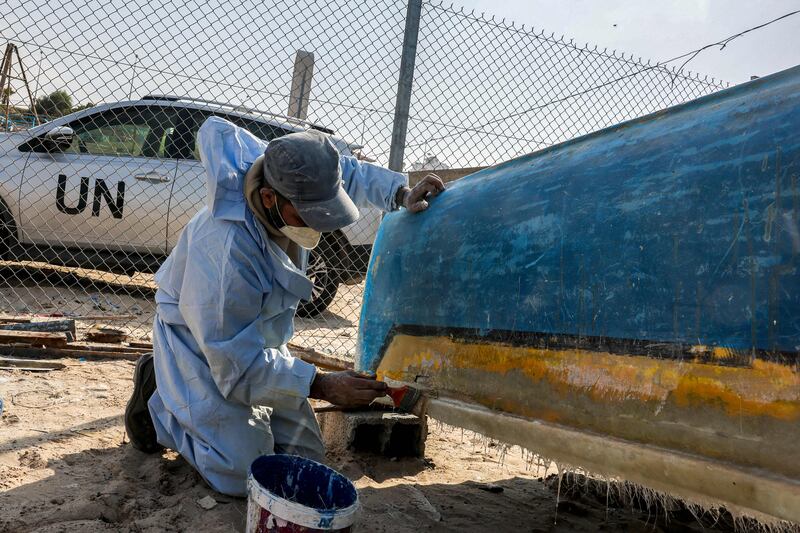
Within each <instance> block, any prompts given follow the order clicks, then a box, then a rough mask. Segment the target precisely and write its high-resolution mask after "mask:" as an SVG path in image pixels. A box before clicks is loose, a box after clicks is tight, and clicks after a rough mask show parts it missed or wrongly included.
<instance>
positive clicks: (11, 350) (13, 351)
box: [0, 346, 142, 361]
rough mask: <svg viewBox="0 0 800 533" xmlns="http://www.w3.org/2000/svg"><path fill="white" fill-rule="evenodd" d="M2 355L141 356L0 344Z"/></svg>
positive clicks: (116, 357) (127, 359)
mask: <svg viewBox="0 0 800 533" xmlns="http://www.w3.org/2000/svg"><path fill="white" fill-rule="evenodd" d="M0 355H6V356H11V357H33V358H40V359H60V358H62V357H64V358H72V359H79V358H84V359H124V360H126V361H135V360H137V359H138V358H139V357H141V355H142V354H141V353H136V352H127V353H124V352H109V351H105V350H68V349H64V348H52V347H48V348H38V347H33V346H0Z"/></svg>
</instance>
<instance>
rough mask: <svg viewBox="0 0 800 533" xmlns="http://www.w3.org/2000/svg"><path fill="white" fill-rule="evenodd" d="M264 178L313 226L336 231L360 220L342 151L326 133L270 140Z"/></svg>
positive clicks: (309, 132) (316, 132) (323, 230)
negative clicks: (347, 187) (342, 163)
mask: <svg viewBox="0 0 800 533" xmlns="http://www.w3.org/2000/svg"><path fill="white" fill-rule="evenodd" d="M264 178H265V179H266V181H267V184H269V186H270V187H272V188H273V189H275V190H276V191H278V192H279V193H280V194H281V195H282V196H283V197H285V198H286V199H287V200H289V201H290V202H291V203H292V205H293V206H294V207H295V209H297V213H298V214H299V215H300V218H302V219H303V222H305V223H306V224H307V225H308V227H310V228H312V229H315V230H317V231H320V232H326V231H334V230H337V229H340V228H343V227H345V226H348V225H350V224H352V223H353V222H355V221H356V220H358V217H359V212H358V208H356V205H355V204H354V203H353V201H352V200H351V199H350V197H349V196H348V195H347V193H346V192H345V190H344V186H343V183H342V169H341V167H340V166H339V151H338V150H337V149H336V147H335V146H333V143H332V142H331V141H330V139H328V137H327V135H325V134H324V133H322V132H319V131H315V130H308V131H302V132H298V133H290V134H289V135H285V136H283V137H278V138H277V139H275V140H272V141H270V143H269V144H268V145H267V149H266V150H265V151H264Z"/></svg>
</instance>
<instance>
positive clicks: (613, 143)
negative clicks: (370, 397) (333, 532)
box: [357, 67, 800, 518]
mask: <svg viewBox="0 0 800 533" xmlns="http://www.w3.org/2000/svg"><path fill="white" fill-rule="evenodd" d="M799 132H800V67H796V68H793V69H790V70H787V71H784V72H782V73H778V74H776V75H773V76H769V77H766V78H762V79H760V80H757V81H755V82H751V83H747V84H743V85H740V86H737V87H734V88H732V89H730V90H727V91H722V92H720V93H717V94H714V95H711V96H708V97H705V98H702V99H699V100H696V101H693V102H689V103H688V104H685V105H682V106H678V107H675V108H671V109H668V110H665V111H662V112H659V113H656V114H654V115H650V116H648V117H644V118H641V119H637V120H634V121H631V122H628V123H624V124H621V125H619V126H615V127H612V128H608V129H606V130H603V131H600V132H597V133H594V134H591V135H587V136H585V137H581V138H579V139H575V140H573V141H570V142H567V143H564V144H561V145H558V146H554V147H551V148H548V149H546V150H542V151H540V152H537V153H534V154H531V155H528V156H525V157H521V158H519V159H515V160H513V161H510V162H508V163H504V164H502V165H499V166H497V167H493V168H490V169H486V170H484V171H481V172H478V173H476V174H473V175H472V176H469V177H467V178H464V179H462V180H459V181H458V182H456V183H455V184H453V185H452V186H451V187H450V188H449V189H448V190H447V191H446V192H445V193H443V194H442V195H441V196H439V197H437V198H435V199H433V200H432V201H431V208H430V209H429V210H428V211H426V212H424V213H422V214H420V215H409V214H407V213H399V214H393V215H390V216H387V217H386V219H385V220H384V222H383V224H382V225H381V229H380V231H379V234H378V237H377V240H376V243H375V246H374V248H373V256H372V260H371V263H370V269H369V276H368V279H367V285H366V289H365V296H364V305H363V308H362V315H361V324H360V329H359V335H360V338H359V357H358V362H357V366H358V368H361V369H369V370H376V371H378V372H379V374H380V375H382V376H384V377H386V378H392V379H397V380H401V381H406V382H414V383H417V384H418V385H420V386H422V387H427V388H430V389H431V390H433V391H435V392H436V394H438V395H439V397H440V398H442V399H448V398H449V399H453V400H458V401H459V402H460V404H461V405H472V406H475V407H476V408H478V407H479V408H483V409H488V410H490V411H493V412H496V413H502V414H504V416H505V415H508V416H510V417H512V418H510V419H511V420H515V419H516V420H520V421H522V420H527V421H534V422H535V421H540V422H542V423H551V424H555V425H558V426H559V427H563V428H569V429H570V430H572V431H582V432H591V433H594V434H597V435H601V436H605V437H606V438H609V439H617V440H618V441H619V442H626V443H629V444H630V445H634V446H657V447H659V449H661V450H663V451H664V452H665V453H675V454H692V455H693V456H694V457H695V458H696V460H702V461H708V462H709V464H711V462H714V464H725V465H728V466H727V467H726V468H734V469H735V468H740V469H748V472H756V473H759V472H760V473H761V474H754V475H762V476H764V479H767V478H768V477H769V478H780V479H782V480H784V481H785V482H786V483H788V484H789V485H787V486H792V487H795V488H796V487H797V486H798V485H800V466H798V464H800V463H798V462H797V461H795V460H794V455H796V452H795V451H794V450H796V443H797V442H800V377H799V376H800V356H799V355H798V353H799V352H800V271H799V270H798V262H799V260H798V257H799V256H800V224H799V220H800V184H799V183H798V176H800V133H799ZM445 405H447V404H446V402H445ZM453 405H455V404H453ZM445 410H446V409H445ZM439 412H440V413H443V412H444V411H442V409H440V410H439ZM454 412H455V411H454ZM514 417H518V418H514ZM487 431H489V434H490V435H491V428H489V429H487ZM517 444H523V445H525V443H520V442H517ZM530 447H531V448H533V449H535V448H536V443H533V442H531V443H530ZM656 471H657V469H656V470H654V472H652V473H651V474H652V475H651V477H650V478H649V480H650V481H649V483H650V484H651V485H653V486H663V484H664V483H667V485H668V484H669V483H668V482H667V481H666V477H665V475H664V476H662V477H661V478H659V475H658V474H657V472H656ZM662 482H663V483H662ZM787 494H790V495H791V494H795V498H797V494H798V491H796V490H789V491H788V492H787ZM710 497H711V496H710ZM714 497H717V498H720V497H721V496H719V495H717V496H714ZM722 498H723V500H724V499H725V497H722ZM728 501H729V502H732V500H731V499H730V498H729V499H728ZM761 501H762V500H759V502H761ZM793 501H794V502H795V503H796V504H797V505H796V507H797V508H800V498H797V499H795V500H793ZM753 505H754V507H753V508H752V509H753V510H755V511H761V512H766V513H772V514H774V515H776V516H780V517H784V518H786V517H787V516H786V515H785V513H783V511H781V509H780V508H777V507H775V508H765V507H764V506H763V505H762V504H761V503H754V504H753ZM782 513H783V514H782Z"/></svg>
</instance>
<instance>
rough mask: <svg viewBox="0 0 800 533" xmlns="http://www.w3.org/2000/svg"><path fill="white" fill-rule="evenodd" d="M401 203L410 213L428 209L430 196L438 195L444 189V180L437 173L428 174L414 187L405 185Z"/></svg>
mask: <svg viewBox="0 0 800 533" xmlns="http://www.w3.org/2000/svg"><path fill="white" fill-rule="evenodd" d="M401 190H402V192H403V201H402V202H401V205H402V206H403V207H405V208H406V209H408V211H409V212H410V213H419V212H421V211H425V210H426V209H428V198H432V197H434V196H437V195H438V194H439V193H441V192H442V191H444V182H443V181H442V178H440V177H439V176H437V175H436V174H428V175H427V176H425V177H424V178H422V179H421V180H419V183H417V184H416V185H414V188H413V189H409V188H408V187H404V188H403V189H401Z"/></svg>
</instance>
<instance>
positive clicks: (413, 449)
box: [317, 410, 428, 457]
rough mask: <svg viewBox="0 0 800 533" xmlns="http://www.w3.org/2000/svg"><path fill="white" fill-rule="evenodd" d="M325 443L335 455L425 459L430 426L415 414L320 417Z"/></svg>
mask: <svg viewBox="0 0 800 533" xmlns="http://www.w3.org/2000/svg"><path fill="white" fill-rule="evenodd" d="M317 420H319V426H320V428H321V429H322V440H323V441H324V442H325V446H326V448H327V449H328V451H329V452H331V453H341V452H345V451H354V452H366V453H375V454H380V455H384V456H386V457H422V456H423V455H424V454H425V440H426V439H427V437H428V425H427V422H426V421H425V420H424V419H422V418H420V417H418V416H416V415H411V414H404V413H394V412H389V411H373V410H368V411H333V412H326V413H317Z"/></svg>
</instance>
